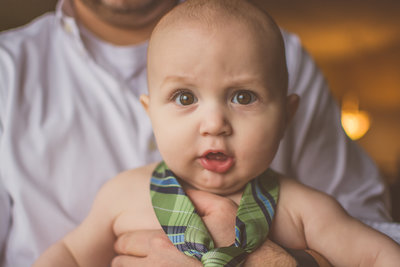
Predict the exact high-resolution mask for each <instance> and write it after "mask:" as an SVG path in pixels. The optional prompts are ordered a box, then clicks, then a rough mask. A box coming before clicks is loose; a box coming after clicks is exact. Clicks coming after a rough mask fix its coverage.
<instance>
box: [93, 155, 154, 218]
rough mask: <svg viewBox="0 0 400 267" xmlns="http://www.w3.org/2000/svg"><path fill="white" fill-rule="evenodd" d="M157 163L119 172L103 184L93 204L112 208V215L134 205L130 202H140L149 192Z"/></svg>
mask: <svg viewBox="0 0 400 267" xmlns="http://www.w3.org/2000/svg"><path fill="white" fill-rule="evenodd" d="M156 164H157V163H153V164H149V165H146V166H143V167H140V168H136V169H131V170H127V171H124V172H121V173H119V174H118V175H117V176H115V177H114V178H112V179H110V180H109V181H108V182H107V183H105V184H104V185H103V187H102V188H101V189H100V191H99V192H98V194H97V197H96V200H95V203H94V205H95V206H100V207H104V205H106V206H107V207H108V208H109V209H112V213H113V214H114V215H116V214H119V213H121V212H122V211H124V210H126V209H127V208H130V207H134V206H135V205H132V203H137V202H141V199H142V198H145V197H147V196H148V195H149V193H150V189H149V187H150V178H151V174H152V172H153V170H154V168H155V166H156Z"/></svg>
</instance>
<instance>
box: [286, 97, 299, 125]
mask: <svg viewBox="0 0 400 267" xmlns="http://www.w3.org/2000/svg"><path fill="white" fill-rule="evenodd" d="M299 102H300V97H299V96H298V95H296V94H290V95H288V96H287V97H286V114H287V117H286V125H288V124H289V123H290V122H291V120H292V119H293V117H294V115H295V114H296V111H297V108H298V107H299Z"/></svg>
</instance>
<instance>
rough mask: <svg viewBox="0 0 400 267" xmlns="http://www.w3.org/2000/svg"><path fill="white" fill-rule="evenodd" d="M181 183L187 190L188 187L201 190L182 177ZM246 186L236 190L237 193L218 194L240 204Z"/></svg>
mask: <svg viewBox="0 0 400 267" xmlns="http://www.w3.org/2000/svg"><path fill="white" fill-rule="evenodd" d="M179 183H180V184H181V186H182V188H183V189H184V190H185V191H186V190H188V189H192V190H199V189H197V188H196V187H194V186H193V185H191V184H189V183H187V182H185V181H183V180H181V179H179ZM245 187H246V186H244V187H243V188H242V189H240V190H239V191H236V192H235V193H231V194H227V195H221V194H218V195H219V196H221V197H226V198H228V199H230V200H232V201H233V202H235V203H236V205H239V203H240V199H241V198H242V195H243V191H244V189H245ZM207 193H210V194H215V193H211V192H207Z"/></svg>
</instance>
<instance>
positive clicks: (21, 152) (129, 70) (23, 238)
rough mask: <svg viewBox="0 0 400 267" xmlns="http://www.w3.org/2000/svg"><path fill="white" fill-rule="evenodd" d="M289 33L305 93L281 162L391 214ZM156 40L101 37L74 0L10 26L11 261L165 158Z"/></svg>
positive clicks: (3, 142)
mask: <svg viewBox="0 0 400 267" xmlns="http://www.w3.org/2000/svg"><path fill="white" fill-rule="evenodd" d="M284 38H285V43H286V52H287V58H288V59H287V61H288V70H289V79H290V80H289V87H290V88H289V91H290V92H291V93H293V92H294V93H297V94H299V95H300V97H301V103H300V106H299V109H298V112H297V114H296V116H295V119H294V122H293V123H292V124H291V126H290V127H289V129H288V132H287V133H286V136H285V138H284V140H283V141H282V143H281V146H280V149H279V151H278V154H277V156H276V158H275V160H274V162H273V164H272V168H274V169H276V170H277V171H279V172H282V173H285V174H287V175H289V176H291V177H293V178H295V179H298V180H300V181H301V182H303V183H305V184H308V185H310V186H312V187H315V188H317V189H320V190H322V191H325V192H327V193H329V194H332V195H334V196H335V197H336V198H337V199H338V200H339V201H340V202H341V204H342V205H343V206H344V207H345V208H346V209H347V210H348V211H349V212H350V213H351V214H352V215H355V216H357V217H359V218H363V219H369V220H373V221H385V220H390V216H389V212H388V205H387V195H386V194H385V188H384V185H383V183H382V181H381V179H380V176H379V173H378V171H377V168H376V167H375V165H374V164H373V162H372V161H371V160H370V159H369V157H368V156H366V155H365V153H364V152H363V151H361V149H360V148H359V147H358V146H357V145H356V144H355V143H353V142H351V141H349V139H348V138H347V137H346V136H345V134H344V132H343V131H342V129H341V126H340V118H339V115H340V113H339V110H338V107H337V105H336V104H335V102H334V100H333V99H332V97H331V95H330V93H329V90H328V88H327V85H326V82H325V81H324V78H323V77H322V75H321V73H320V71H319V70H318V69H317V67H316V66H315V64H314V62H313V61H312V60H311V59H310V57H309V56H308V55H307V53H306V52H305V51H304V50H303V49H302V47H301V43H300V42H299V40H298V38H297V37H296V36H294V35H292V34H288V33H285V32H284ZM146 50H147V43H143V44H141V45H138V46H133V47H118V46H113V45H111V44H107V43H104V42H102V41H100V40H98V39H96V37H94V36H92V35H91V34H90V33H89V32H88V31H87V30H85V29H84V28H82V27H81V26H79V25H78V24H77V22H76V21H75V19H74V17H73V9H72V7H71V3H70V2H69V1H65V3H64V2H60V3H59V4H58V7H57V10H56V12H55V13H49V14H46V15H43V16H41V17H40V18H38V19H36V20H35V21H33V22H32V23H30V24H29V25H27V26H24V27H22V28H19V29H15V30H11V31H8V32H5V33H2V34H1V35H0V138H1V139H0V223H1V224H0V244H5V245H3V246H2V250H3V251H4V253H3V255H4V257H3V265H2V266H8V267H11V266H12V267H19V266H30V265H31V264H32V262H33V261H34V259H35V258H37V257H38V256H39V255H40V253H42V252H43V251H44V250H45V249H46V248H47V247H48V246H50V245H51V244H52V243H54V242H56V241H57V240H58V239H60V238H61V237H63V236H64V235H65V234H66V233H67V232H68V231H70V230H71V229H73V228H74V227H76V226H77V224H79V223H80V222H81V221H82V219H83V218H84V217H85V216H86V215H87V213H88V211H89V209H90V207H91V204H92V201H93V198H94V196H95V194H96V192H97V191H98V189H99V188H100V187H101V186H102V185H103V184H104V182H105V181H107V180H108V179H110V178H112V177H113V176H115V175H116V174H117V173H119V172H121V171H123V170H126V169H130V168H134V167H137V166H140V165H143V164H146V163H149V162H152V161H156V160H160V155H159V153H158V151H157V150H156V147H155V141H154V137H153V134H152V130H151V125H150V121H149V119H148V117H147V115H146V113H145V111H144V109H143V108H142V106H141V104H140V102H139V96H140V94H142V93H146V91H147V84H146Z"/></svg>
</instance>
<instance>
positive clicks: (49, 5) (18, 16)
mask: <svg viewBox="0 0 400 267" xmlns="http://www.w3.org/2000/svg"><path fill="white" fill-rule="evenodd" d="M56 3H57V0H0V31H3V30H6V29H9V28H14V27H17V26H20V25H23V24H26V23H28V22H29V21H31V20H32V19H33V18H35V17H37V16H39V15H41V14H43V13H45V12H47V11H50V10H54V9H55V6H56Z"/></svg>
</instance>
